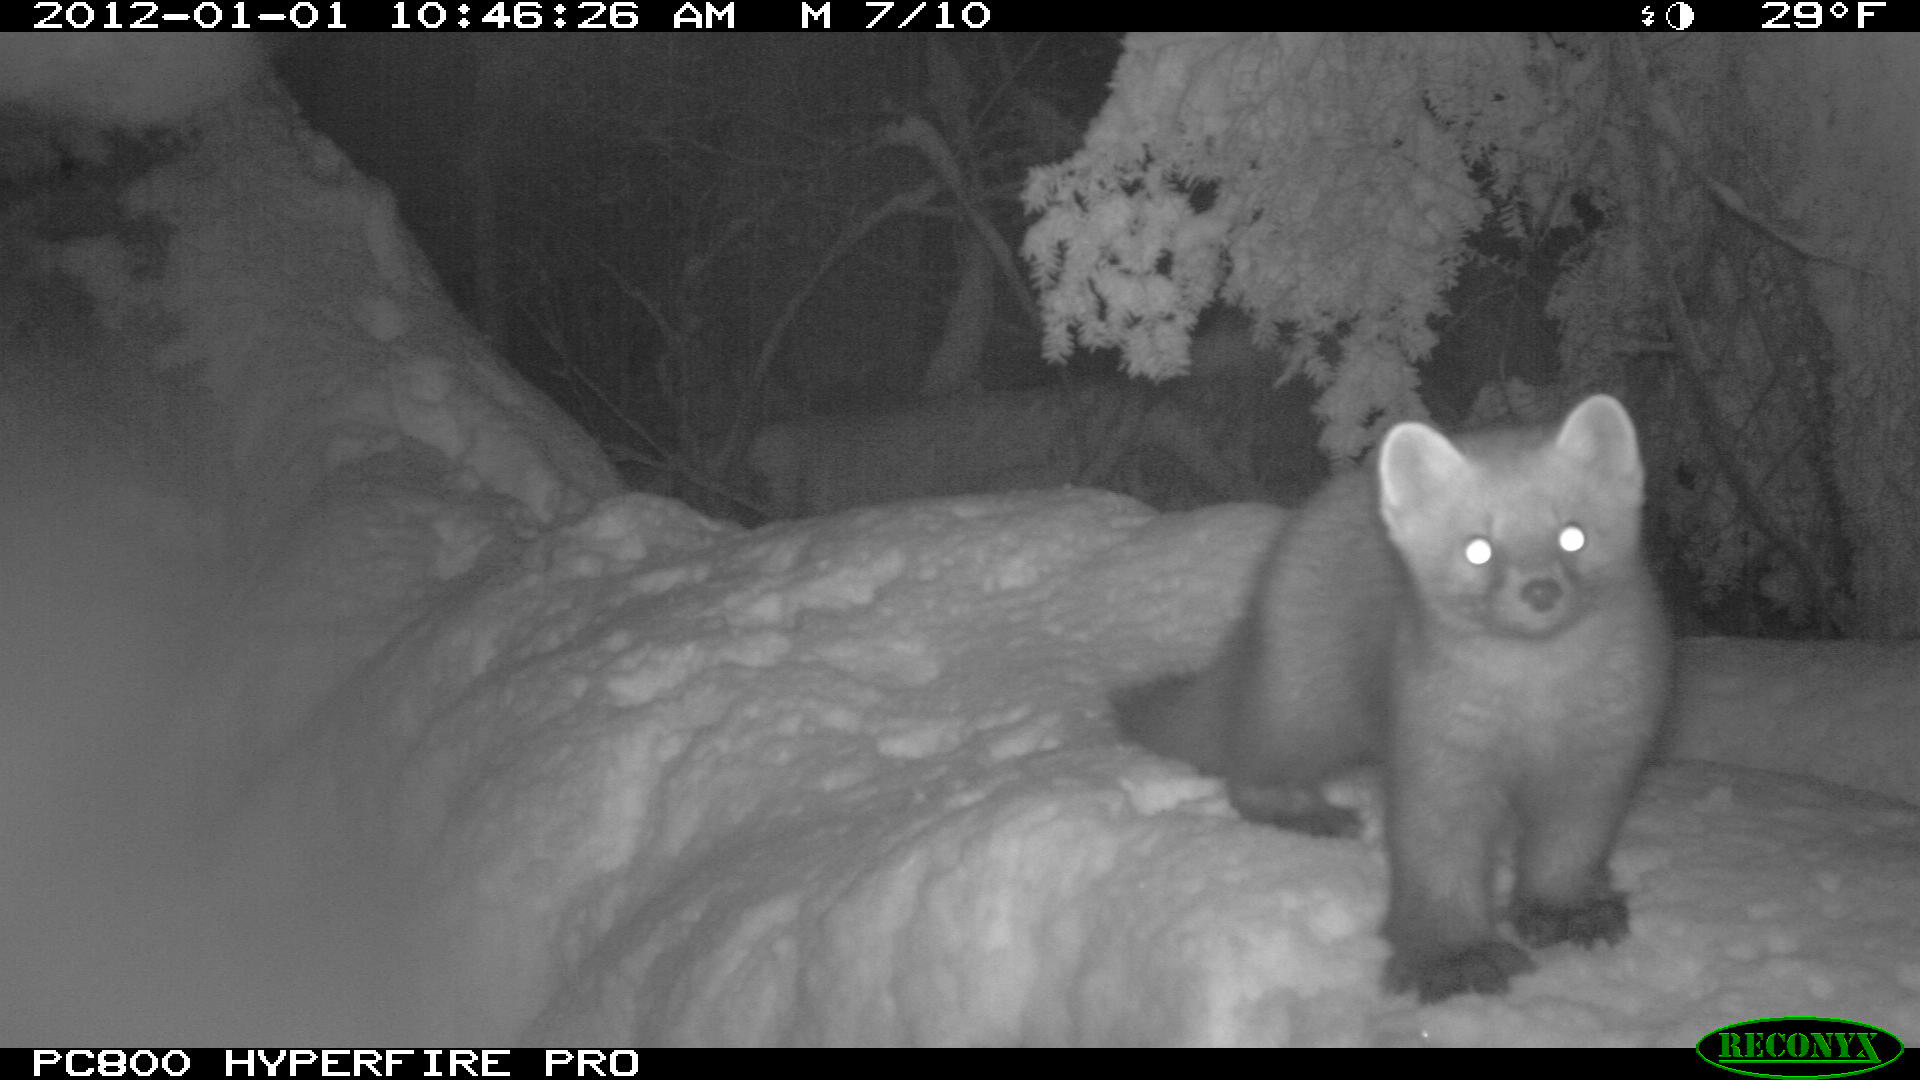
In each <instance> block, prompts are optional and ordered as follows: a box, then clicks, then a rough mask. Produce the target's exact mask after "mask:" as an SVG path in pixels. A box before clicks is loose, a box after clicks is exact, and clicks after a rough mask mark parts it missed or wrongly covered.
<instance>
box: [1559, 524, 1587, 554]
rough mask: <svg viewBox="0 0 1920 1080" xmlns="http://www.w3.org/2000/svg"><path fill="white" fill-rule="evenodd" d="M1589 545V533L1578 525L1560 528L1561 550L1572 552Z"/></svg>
mask: <svg viewBox="0 0 1920 1080" xmlns="http://www.w3.org/2000/svg"><path fill="white" fill-rule="evenodd" d="M1586 546H1587V533H1586V530H1585V529H1582V528H1581V527H1580V526H1578V525H1569V526H1567V527H1566V528H1564V529H1561V530H1560V550H1561V551H1564V552H1567V553H1568V554H1572V553H1573V552H1576V551H1579V550H1580V549H1581V548H1583V547H1586Z"/></svg>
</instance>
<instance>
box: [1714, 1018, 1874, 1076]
mask: <svg viewBox="0 0 1920 1080" xmlns="http://www.w3.org/2000/svg"><path fill="white" fill-rule="evenodd" d="M1693 1048H1694V1049H1695V1050H1696V1051H1698V1052H1699V1054H1700V1056H1701V1057H1703V1058H1706V1059H1707V1062H1708V1063H1709V1064H1713V1065H1718V1066H1720V1067H1721V1068H1723V1069H1725V1070H1727V1071H1728V1072H1736V1073H1743V1074H1745V1075H1747V1076H1766V1077H1782V1078H1791V1080H1816V1078H1818V1077H1825V1076H1857V1075H1859V1074H1861V1073H1868V1072H1872V1071H1873V1070H1875V1069H1878V1068H1880V1067H1881V1066H1882V1065H1891V1064H1893V1061H1894V1059H1895V1058H1897V1057H1899V1056H1900V1054H1901V1052H1902V1050H1904V1049H1905V1048H1904V1047H1903V1046H1902V1045H1901V1044H1900V1040H1899V1039H1896V1038H1894V1037H1893V1036H1892V1035H1891V1034H1889V1033H1887V1032H1885V1031H1882V1030H1880V1029H1879V1028H1877V1027H1874V1026H1873V1025H1871V1024H1863V1023H1861V1022H1859V1021H1858V1020H1842V1019H1840V1018H1839V1017H1837V1016H1763V1017H1761V1018H1759V1019H1757V1020H1743V1021H1741V1022H1740V1023H1738V1024H1728V1025H1727V1026H1726V1027H1723V1028H1716V1029H1715V1030H1713V1031H1709V1032H1708V1033H1707V1035H1706V1037H1705V1038H1703V1039H1701V1040H1700V1041H1699V1042H1697V1043H1695V1044H1694V1047H1693Z"/></svg>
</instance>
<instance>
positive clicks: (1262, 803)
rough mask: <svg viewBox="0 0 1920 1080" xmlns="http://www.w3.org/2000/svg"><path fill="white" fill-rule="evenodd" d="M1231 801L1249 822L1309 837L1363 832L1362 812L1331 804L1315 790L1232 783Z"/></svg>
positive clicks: (1230, 789)
mask: <svg viewBox="0 0 1920 1080" xmlns="http://www.w3.org/2000/svg"><path fill="white" fill-rule="evenodd" d="M1227 801H1229V802H1231V803H1232V804H1233V808H1234V809H1235V810H1238V811H1239V812H1240V816H1241V817H1244V818H1246V819H1247V820H1248V821H1259V822H1264V823H1266V824H1268V825H1277V826H1279V827H1280V828H1282V829H1290V830H1292V831H1293V832H1299V833H1306V834H1307V835H1308V836H1359V835H1360V832H1361V822H1360V815H1359V814H1357V813H1355V812H1354V811H1352V810H1349V809H1347V808H1346V807H1344V806H1335V805H1333V804H1332V803H1329V802H1328V801H1327V800H1326V799H1325V798H1323V797H1321V795H1320V793H1319V792H1318V791H1314V790H1312V789H1304V788H1295V787H1286V786H1283V785H1278V784H1275V785H1269V786H1258V787H1256V786H1250V785H1233V784H1229V785H1228V786H1227Z"/></svg>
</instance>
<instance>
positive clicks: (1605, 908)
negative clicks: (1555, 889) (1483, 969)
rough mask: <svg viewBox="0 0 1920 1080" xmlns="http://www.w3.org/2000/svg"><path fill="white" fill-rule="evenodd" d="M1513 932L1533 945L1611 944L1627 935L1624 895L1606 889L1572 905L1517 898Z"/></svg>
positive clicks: (1625, 899) (1536, 946)
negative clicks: (1581, 902) (1564, 943)
mask: <svg viewBox="0 0 1920 1080" xmlns="http://www.w3.org/2000/svg"><path fill="white" fill-rule="evenodd" d="M1513 932H1514V933H1516V934H1518V935H1520V940H1521V941H1524V942H1526V943H1527V944H1529V945H1532V946H1534V947H1535V948H1538V947H1540V946H1542V945H1557V944H1559V943H1560V942H1562V941H1571V942H1573V943H1574V944H1576V945H1584V946H1586V947H1587V948H1592V947H1593V944H1594V942H1596V941H1604V942H1606V943H1607V944H1609V945H1611V944H1613V943H1614V942H1616V941H1619V940H1620V939H1621V938H1623V937H1626V936H1627V896H1626V894H1625V893H1617V892H1609V893H1607V894H1605V895H1603V896H1601V897H1599V898H1597V899H1594V900H1589V901H1587V902H1586V903H1584V904H1575V905H1573V906H1572V907H1558V906H1555V905H1551V904H1544V903H1541V902H1540V901H1538V900H1521V901H1516V902H1515V903H1514V907H1513Z"/></svg>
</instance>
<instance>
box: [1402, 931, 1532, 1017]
mask: <svg viewBox="0 0 1920 1080" xmlns="http://www.w3.org/2000/svg"><path fill="white" fill-rule="evenodd" d="M1532 970H1533V958H1532V957H1530V956H1528V955H1527V951H1526V950H1525V949H1522V948H1521V947H1520V946H1518V945H1513V944H1509V943H1508V942H1505V941H1483V942H1481V943H1480V944H1478V945H1471V946H1468V947H1467V948H1464V949H1456V950H1453V951H1451V952H1441V953H1432V952H1424V951H1423V952H1418V953H1409V952H1406V951H1404V950H1401V951H1396V952H1395V953H1394V954H1393V958H1392V959H1391V960H1388V961H1387V977H1386V984H1387V991H1388V992H1389V993H1394V994H1404V993H1407V992H1409V991H1411V992H1413V993H1415V994H1418V995H1420V1001H1421V1003H1422V1004H1426V1003H1429V1002H1434V1001H1441V1000H1444V999H1446V998H1450V997H1452V996H1453V995H1455V994H1465V993H1469V992H1471V993H1475V994H1504V993H1506V991H1507V979H1509V978H1510V977H1512V976H1514V975H1521V974H1525V973H1526V972H1529V971H1532Z"/></svg>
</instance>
